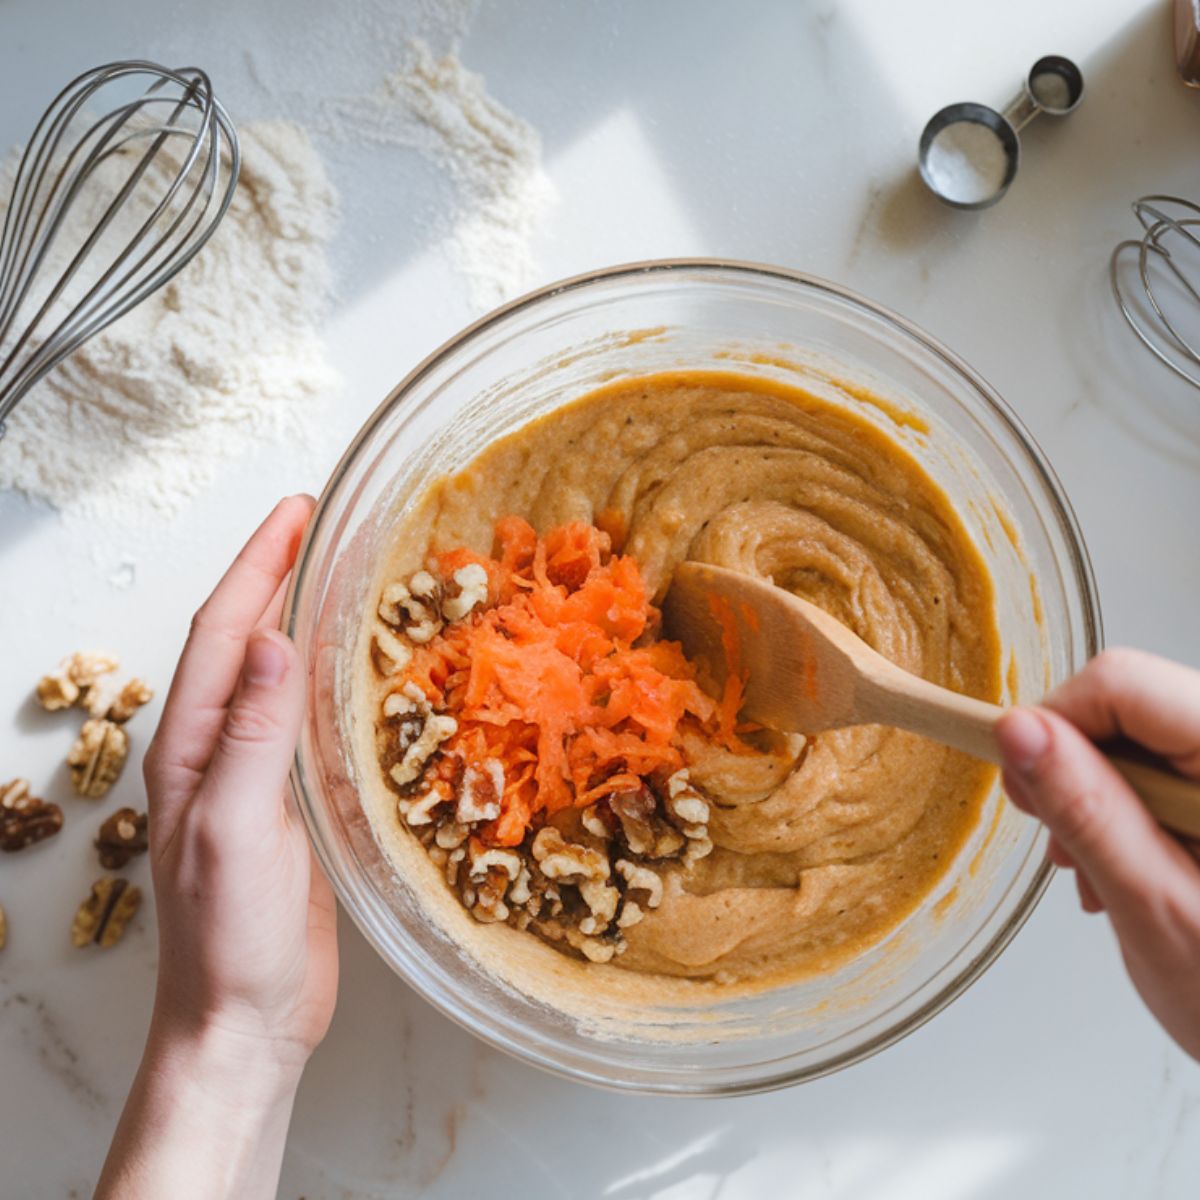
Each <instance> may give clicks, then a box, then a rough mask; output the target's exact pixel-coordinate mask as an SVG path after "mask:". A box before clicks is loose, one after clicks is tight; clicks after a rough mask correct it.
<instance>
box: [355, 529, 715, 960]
mask: <svg viewBox="0 0 1200 1200" xmlns="http://www.w3.org/2000/svg"><path fill="white" fill-rule="evenodd" d="M525 528H526V529H528V527H525ZM582 528H583V529H584V530H585V531H586V532H585V533H583V534H582V535H581V534H579V533H578V531H576V530H574V529H571V530H570V537H568V538H567V539H566V542H565V552H564V553H565V557H564V555H563V554H560V555H559V556H558V557H557V558H556V557H555V556H554V554H553V553H549V554H548V556H547V561H546V563H545V564H542V562H541V559H540V558H539V557H538V556H539V555H540V554H541V553H542V551H541V550H539V549H538V548H537V546H536V542H535V544H534V548H533V550H532V551H531V553H529V554H527V555H526V559H527V561H528V570H529V573H530V574H531V575H532V576H533V578H534V582H533V583H532V584H531V585H529V586H536V584H537V581H538V580H539V579H540V580H541V582H542V583H543V585H544V591H545V594H544V595H543V596H542V597H541V599H540V600H539V601H538V604H539V605H540V607H539V608H537V609H536V613H537V615H538V616H539V617H540V616H544V614H545V613H547V612H552V611H554V610H555V608H556V606H557V605H561V606H562V607H564V608H566V610H567V616H568V617H570V616H571V611H572V610H571V608H570V607H569V606H570V605H574V606H575V607H576V608H578V609H579V610H580V611H582V612H584V613H585V615H586V618H587V619H586V620H581V621H580V622H577V626H576V627H575V628H570V629H565V630H564V631H563V633H562V637H561V646H562V647H567V649H566V650H565V651H563V650H562V649H561V647H560V646H559V643H558V642H556V643H555V646H554V647H553V648H552V649H551V650H550V651H549V652H547V651H544V650H542V649H541V647H540V646H538V645H533V646H530V647H526V648H525V649H519V648H517V647H516V646H515V645H514V646H513V649H512V653H513V654H515V655H517V656H519V655H521V654H523V653H528V654H530V655H537V654H539V653H540V654H542V655H543V659H544V660H545V661H544V663H543V666H542V668H541V670H542V672H543V675H544V682H545V686H546V687H547V688H553V687H554V686H555V672H565V673H566V674H567V675H568V676H570V677H571V678H572V679H573V678H575V677H576V676H578V675H579V674H580V672H583V673H584V674H586V673H587V672H588V671H592V672H593V673H595V674H596V676H597V679H598V680H600V682H599V683H598V684H597V685H596V686H595V688H594V689H593V691H592V692H591V693H589V694H590V695H595V696H596V698H595V700H591V701H589V707H588V709H587V711H588V712H593V713H598V712H601V710H602V709H603V713H604V714H605V715H607V716H609V717H613V719H612V720H609V721H607V723H606V722H605V720H604V717H603V715H602V716H601V718H599V720H600V724H602V725H604V727H605V728H606V729H611V730H612V734H611V735H609V734H605V735H604V736H613V737H616V738H624V739H625V740H624V742H623V743H622V744H623V745H626V746H628V748H629V753H637V752H638V750H639V747H644V751H645V757H646V758H647V759H648V761H650V762H651V763H670V762H675V763H676V764H677V763H679V762H680V761H682V755H681V754H680V753H678V752H677V751H676V750H675V749H672V748H671V747H670V746H669V745H667V744H665V742H663V741H662V740H661V739H662V736H663V735H660V743H659V744H657V745H656V744H654V743H652V742H651V741H642V740H639V737H640V734H639V732H638V729H637V727H636V717H635V716H632V715H631V721H630V722H625V721H624V720H623V718H621V717H620V716H619V715H616V709H617V708H618V706H625V707H626V708H630V712H631V714H633V709H632V708H631V707H630V706H631V705H632V704H633V703H634V702H633V701H632V700H631V699H630V698H629V695H628V694H626V693H625V692H622V691H621V689H622V688H628V687H630V686H635V687H636V686H641V687H644V688H646V689H650V690H651V691H653V690H654V689H659V690H660V691H661V692H662V693H663V694H664V695H667V696H669V698H670V702H671V703H678V704H680V705H681V706H683V707H686V705H688V704H691V705H692V706H693V707H694V708H696V709H697V710H698V711H699V712H700V713H701V714H702V716H704V718H705V719H706V720H708V721H709V722H710V728H712V724H711V722H712V721H713V718H712V717H711V715H709V714H710V713H711V711H712V710H714V709H715V704H713V702H711V701H708V700H707V699H706V698H705V697H704V696H703V694H702V693H700V692H699V691H698V690H697V689H695V685H694V683H692V682H691V675H690V667H689V665H688V664H687V663H686V662H685V661H684V660H683V659H682V657H681V656H680V657H678V658H671V659H670V662H669V663H668V664H667V665H666V666H664V665H663V663H660V662H657V661H656V660H654V659H652V658H650V659H646V660H645V662H644V663H643V658H642V657H639V655H640V652H639V651H638V650H636V649H634V648H633V643H634V641H635V640H636V638H637V637H638V635H639V632H640V631H641V630H642V629H644V628H651V627H653V628H656V622H654V623H652V622H646V621H642V620H641V619H640V617H639V618H635V619H633V620H632V621H631V619H630V618H629V616H628V614H626V613H624V612H622V611H620V610H621V606H622V604H627V603H628V596H623V595H622V593H621V590H620V589H622V588H624V589H625V590H626V592H628V593H629V594H631V595H632V596H633V598H634V603H635V604H640V605H641V606H642V607H643V608H644V609H645V610H646V612H647V613H649V612H650V610H649V607H648V603H647V601H646V599H645V595H644V592H643V591H641V590H640V583H639V582H638V581H637V577H636V568H632V567H631V565H630V560H624V562H623V563H619V562H617V560H615V559H612V558H610V557H609V556H608V551H607V542H606V540H605V538H604V535H601V534H599V531H596V530H590V529H588V527H582ZM510 532H514V535H515V536H518V537H522V536H524V533H523V531H522V530H520V529H516V530H515V531H512V530H510ZM529 535H530V536H532V531H529ZM555 544H556V543H554V542H553V540H552V539H548V540H547V543H546V545H547V547H549V549H550V550H551V551H552V550H553V547H554V545H555ZM524 545H525V548H526V549H527V550H528V549H529V540H528V538H526V539H525V542H524ZM515 557H516V555H515V554H512V553H510V554H508V555H507V556H506V559H505V562H508V561H511V560H512V559H514V558H515ZM450 558H451V561H450V562H449V563H448V564H446V563H442V562H440V561H439V560H437V559H435V560H433V561H431V563H430V564H429V565H428V567H427V568H426V569H422V570H419V571H417V572H415V573H414V574H413V575H412V576H411V577H409V578H407V579H397V580H393V581H391V582H389V583H388V584H387V585H386V586H385V587H384V588H383V590H382V593H381V595H380V598H379V603H378V605H377V610H376V615H377V619H378V625H377V627H376V632H375V636H374V641H373V645H372V650H371V658H372V661H373V663H374V665H375V668H376V670H377V672H378V673H379V675H380V676H381V677H382V678H383V679H384V680H387V681H388V685H387V686H388V688H389V689H390V690H387V691H386V693H385V694H384V697H383V700H382V704H381V707H380V710H379V717H378V720H377V724H376V745H377V748H378V753H379V760H380V764H381V766H382V767H383V769H384V771H385V773H386V777H387V779H388V781H389V783H390V784H391V786H392V788H393V790H394V791H395V792H396V794H397V802H396V803H397V812H398V814H399V817H400V819H401V821H402V822H403V823H404V824H405V825H406V826H407V827H408V828H409V830H411V832H412V833H413V835H414V836H415V837H417V839H418V840H419V841H420V842H421V844H422V845H423V846H424V847H425V849H426V851H427V853H428V854H429V856H430V858H431V860H432V861H433V862H434V863H435V864H436V865H437V866H438V867H439V869H440V870H441V872H442V874H443V876H444V878H445V880H446V884H447V886H448V887H449V888H450V889H451V890H452V891H453V892H454V893H455V894H456V895H457V896H458V898H459V900H460V901H461V903H462V904H463V906H464V907H465V908H466V909H467V910H468V911H469V912H470V913H471V914H472V916H474V917H475V919H476V920H478V921H480V922H483V923H485V924H496V923H506V924H508V925H510V926H512V927H514V928H516V929H520V930H530V931H531V932H533V933H535V934H537V935H538V936H540V937H542V938H544V939H545V940H546V941H548V942H550V943H551V944H553V945H555V946H557V947H559V948H560V949H562V950H564V951H565V952H567V953H574V954H577V955H579V956H580V957H582V958H584V959H586V960H588V961H590V962H594V963H606V962H610V961H611V960H612V959H613V958H615V957H616V956H618V955H620V954H621V953H622V952H623V951H624V950H625V948H626V946H625V937H624V931H625V930H628V929H630V928H631V927H632V926H634V925H636V924H637V923H638V922H640V921H641V920H643V919H644V917H645V916H646V914H647V913H648V912H650V911H652V910H653V909H655V908H657V907H658V906H659V904H660V903H661V902H662V899H663V895H664V886H665V885H664V878H665V875H666V874H667V873H668V872H670V871H671V870H675V869H678V868H680V866H682V865H683V864H686V863H690V862H693V861H696V860H698V859H700V858H702V857H704V856H705V855H707V854H708V853H709V852H710V851H711V850H712V842H711V841H710V840H709V837H708V819H709V804H708V801H707V800H706V799H705V797H704V796H703V795H702V794H701V793H700V792H699V791H698V790H697V789H696V787H694V786H693V785H692V783H691V781H690V779H689V777H688V771H687V768H686V766H678V765H676V766H675V769H673V770H672V769H667V768H666V767H664V766H647V767H644V768H643V769H642V770H640V771H633V770H631V769H629V768H628V766H627V765H626V764H625V763H624V761H623V759H622V758H621V757H620V756H619V755H617V756H614V757H613V759H612V761H611V762H609V765H608V766H606V767H604V768H603V769H599V771H598V773H597V771H596V770H594V769H593V775H595V776H596V777H593V778H583V777H580V778H577V779H575V780H574V781H573V782H571V783H569V785H568V791H567V794H566V800H567V803H565V804H564V803H563V802H562V800H561V798H560V800H559V802H558V804H557V805H555V806H551V805H544V806H543V807H542V808H541V809H540V810H539V811H528V812H526V811H525V809H524V807H523V805H527V803H528V800H527V797H528V796H529V792H530V787H529V785H530V780H531V778H532V776H533V775H535V774H536V773H537V771H538V759H539V757H540V755H539V754H537V753H535V752H534V751H533V749H531V748H530V747H531V746H532V743H531V742H530V738H529V737H528V735H527V731H526V728H525V725H524V724H523V720H522V718H523V716H524V714H522V713H521V712H520V711H519V710H514V707H513V706H512V705H511V704H506V703H505V701H504V697H503V696H499V697H497V696H493V697H492V698H491V700H490V701H488V700H485V701H482V703H483V711H482V714H481V715H480V713H479V712H478V710H477V709H473V708H471V705H470V702H469V701H470V699H471V695H472V689H474V688H475V686H476V685H475V682H474V679H475V677H474V676H472V675H471V669H472V667H471V656H470V653H469V651H467V650H464V649H463V648H462V647H463V645H465V643H466V641H467V640H468V639H469V638H471V637H472V636H474V634H475V633H477V632H479V631H480V630H484V631H485V633H487V632H489V631H493V630H495V631H498V633H499V636H500V637H501V638H502V639H506V638H508V637H510V636H511V637H512V638H513V639H514V640H515V639H517V638H519V637H520V636H521V625H520V622H521V621H522V620H525V619H526V618H527V616H528V614H527V613H526V612H525V610H524V609H523V608H522V605H523V604H524V603H525V598H524V596H523V594H522V590H521V589H522V587H525V585H522V584H520V583H518V584H515V585H514V584H512V583H511V581H510V585H509V587H508V591H507V593H505V590H504V587H503V585H501V586H499V587H497V586H496V584H495V576H496V575H497V574H498V573H500V572H501V571H502V570H503V566H504V564H503V563H499V564H496V563H493V566H492V569H491V571H489V568H488V567H485V565H483V564H482V563H480V562H476V561H467V562H460V561H458V560H456V559H455V558H454V556H453V555H451V556H450ZM556 580H557V582H555V581H556ZM588 581H592V583H593V584H594V585H595V592H594V594H593V593H589V592H588V591H587V584H588ZM526 590H529V589H528V587H526ZM506 594H507V596H508V598H509V600H510V602H511V603H510V607H509V608H503V607H501V606H502V605H503V603H504V600H505V596H506ZM589 622H590V623H589ZM498 645H499V647H500V651H501V657H503V656H504V646H505V642H504V641H501V642H500V643H498ZM676 651H677V647H675V648H674V649H673V650H672V653H675V652H676ZM514 661H518V662H519V661H520V660H519V657H518V658H517V659H515V660H514ZM626 661H629V662H631V663H632V664H633V665H632V667H631V668H630V670H629V672H628V673H629V674H630V675H631V676H632V682H629V681H627V680H626V679H624V678H623V677H622V675H621V674H620V672H619V671H617V670H616V669H615V668H616V667H617V666H619V665H623V664H624V663H625V662H626ZM664 669H665V670H667V671H668V673H667V674H665V675H664V674H662V670H664ZM484 670H485V671H486V670H487V668H484ZM671 671H674V672H675V673H674V674H671V673H670V672H671ZM468 677H470V682H469V681H468ZM483 679H484V681H485V682H486V676H484V677H483ZM456 697H458V698H463V697H465V700H464V702H463V703H461V704H459V706H458V707H457V708H455V709H454V710H453V712H452V711H451V707H452V704H453V703H454V699H455V698H456ZM489 704H490V707H488V706H489ZM455 712H457V713H463V714H468V715H470V717H471V718H472V721H469V722H468V723H467V724H466V725H464V724H463V723H462V721H461V720H460V719H459V717H457V716H456V715H454V713H455ZM681 712H682V708H681ZM545 720H546V722H549V723H552V722H553V721H554V720H555V713H554V710H551V712H550V715H549V716H548V717H546V718H545ZM480 721H482V722H484V723H486V724H487V725H488V726H489V729H490V730H491V732H492V733H495V732H496V731H497V730H499V729H511V730H513V731H515V735H516V741H517V742H518V743H519V744H518V745H516V746H515V748H514V746H513V744H511V742H507V741H505V739H504V737H502V736H501V737H499V738H498V739H497V738H496V737H493V738H492V740H491V741H489V737H488V730H482V731H481V729H480V727H479V723H480ZM564 728H566V727H565V726H564ZM631 730H632V732H631ZM488 745H494V747H495V749H494V751H492V752H489V751H488V750H487V748H486V747H487V746H488ZM536 745H537V747H539V748H540V750H541V751H542V752H550V751H552V749H553V743H552V742H550V743H547V742H545V741H538V742H537V743H536ZM581 779H582V786H581ZM581 793H582V794H581Z"/></svg>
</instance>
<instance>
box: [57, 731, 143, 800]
mask: <svg viewBox="0 0 1200 1200" xmlns="http://www.w3.org/2000/svg"><path fill="white" fill-rule="evenodd" d="M128 757H129V735H128V734H127V733H126V732H125V730H124V729H122V728H121V726H120V725H118V724H116V723H115V722H114V721H109V720H106V719H105V718H103V717H93V718H92V719H91V720H90V721H85V722H84V723H83V728H82V729H81V730H80V731H79V738H78V740H77V741H76V742H75V745H74V746H72V747H71V752H70V753H69V754H68V755H67V766H68V767H69V768H70V771H71V786H72V787H74V789H75V790H76V791H77V792H78V793H79V794H80V795H81V796H87V797H89V798H91V799H93V800H98V799H99V798H100V797H101V796H103V795H104V794H105V793H106V792H107V791H108V789H109V788H110V787H112V785H113V784H114V783H116V781H117V778H118V776H119V775H120V774H121V768H122V767H124V765H125V759H126V758H128Z"/></svg>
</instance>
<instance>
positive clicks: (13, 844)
mask: <svg viewBox="0 0 1200 1200" xmlns="http://www.w3.org/2000/svg"><path fill="white" fill-rule="evenodd" d="M62 825H63V815H62V809H61V808H59V807H58V805H57V804H50V803H47V801H45V800H39V799H38V798H37V797H36V796H34V795H32V794H31V792H30V791H29V781H28V780H27V779H14V780H13V781H12V782H11V783H6V784H4V786H3V787H0V850H9V851H14V850H24V849H25V847H26V846H32V845H33V844H34V843H35V842H41V841H45V839H46V838H48V837H53V836H54V835H55V834H56V833H57V832H58V831H59V830H60V829H61V828H62Z"/></svg>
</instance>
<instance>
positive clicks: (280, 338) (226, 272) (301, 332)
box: [0, 121, 337, 516]
mask: <svg viewBox="0 0 1200 1200" xmlns="http://www.w3.org/2000/svg"><path fill="white" fill-rule="evenodd" d="M239 136H240V139H241V146H242V154H243V163H242V174H241V181H240V183H239V185H238V190H237V194H236V196H235V197H234V201H233V204H232V206H231V207H230V210H229V212H228V213H227V214H226V216H225V219H224V221H223V222H222V223H221V226H220V228H219V229H218V230H217V233H216V235H215V236H214V237H213V239H212V240H211V241H210V242H209V243H208V244H207V245H206V246H205V247H204V249H203V251H202V252H201V253H200V254H199V255H197V257H196V258H195V259H194V260H193V261H192V262H191V263H190V264H189V265H188V266H187V267H186V268H185V270H184V271H183V272H181V273H180V275H179V276H177V277H176V278H175V279H174V280H172V281H171V282H170V283H169V284H167V285H166V286H165V287H163V288H162V289H161V290H159V291H158V292H156V293H155V294H154V295H152V296H151V297H150V298H149V299H147V300H145V301H144V302H143V303H142V304H141V305H139V306H138V307H137V308H136V309H134V310H133V311H132V312H130V313H128V314H127V315H126V316H125V317H123V318H122V319H121V320H119V321H117V322H116V323H114V324H113V325H112V326H110V327H109V328H108V329H107V330H105V331H104V332H103V333H101V334H99V335H98V336H97V337H95V338H93V339H92V340H91V341H89V342H87V343H86V344H84V345H83V346H82V347H80V349H78V350H77V351H76V352H75V353H74V354H73V355H72V356H71V358H69V359H68V360H67V361H66V362H64V363H63V364H61V365H60V366H59V367H58V368H57V369H56V370H55V371H53V372H52V373H51V374H50V375H49V376H47V378H46V379H45V380H43V381H42V383H41V384H39V385H38V386H37V387H36V388H34V390H33V391H31V392H30V393H29V395H27V396H26V397H25V398H24V399H23V400H22V401H21V403H20V404H19V405H18V406H17V408H16V410H15V411H14V412H13V415H12V417H11V418H10V420H9V422H8V432H7V434H6V436H5V438H4V440H3V442H2V443H0V488H17V489H20V490H21V491H23V492H25V493H27V494H28V495H30V496H34V497H37V498H39V499H42V500H46V501H48V502H49V503H51V504H52V505H54V506H55V507H57V508H59V509H63V510H67V511H73V512H78V513H83V514H88V515H93V516H115V515H129V514H131V513H133V512H136V511H137V510H142V511H145V510H147V509H151V510H157V511H159V512H160V513H162V514H169V513H171V512H174V511H176V510H177V509H178V508H179V507H180V506H181V504H182V503H183V502H184V501H185V500H186V499H187V498H188V497H190V496H192V495H194V494H195V493H196V492H198V491H200V490H201V489H202V488H204V487H205V486H206V485H207V484H209V483H210V482H211V481H212V479H213V477H214V475H215V473H216V471H217V470H218V468H219V467H220V466H221V464H222V463H224V462H226V461H228V460H229V459H230V458H232V457H234V456H236V455H239V454H242V453H244V452H245V451H247V450H248V449H249V448H250V447H252V446H253V445H255V444H263V443H265V442H267V441H269V440H277V439H278V438H279V437H280V436H283V435H292V436H294V437H297V438H298V439H299V440H300V441H301V442H303V441H304V440H305V431H306V429H309V428H311V424H312V422H311V419H310V415H311V412H312V410H313V408H314V406H315V403H316V401H317V399H318V398H319V397H321V396H322V395H324V394H327V393H328V392H330V391H331V390H332V389H333V388H335V387H336V384H337V376H336V374H335V372H334V371H333V368H332V367H331V366H330V365H329V363H328V361H327V359H326V355H325V349H324V346H323V344H322V341H321V337H320V332H319V322H320V320H321V318H322V316H323V314H324V311H325V309H326V307H327V303H328V298H329V293H330V286H331V280H330V271H329V265H328V262H327V259H326V244H327V242H328V240H329V238H330V236H331V234H332V232H333V227H334V223H335V217H336V210H337V194H336V192H335V191H334V188H333V186H332V184H331V183H330V182H329V179H328V178H327V176H326V173H325V169H324V166H323V165H322V163H321V159H320V157H319V156H318V155H317V153H316V151H315V150H314V149H313V146H312V144H311V142H310V141H309V138H308V135H307V134H306V133H305V132H304V130H303V129H301V128H300V127H299V126H297V125H294V124H292V123H290V122H286V121H260V122H250V123H247V124H244V125H242V126H240V128H239ZM14 166H15V163H14V162H12V161H10V162H9V163H7V164H6V168H5V169H6V171H8V172H11V170H13V169H14ZM152 170H158V171H170V172H171V173H172V174H173V173H174V165H173V164H168V165H166V166H163V165H161V164H160V163H156V164H155V166H154V167H153V168H152ZM8 190H9V189H8V187H7V186H0V197H3V196H6V195H7V194H8ZM146 195H147V196H150V197H153V195H154V191H153V189H150V191H148V192H147V193H146ZM108 196H109V193H108V192H107V191H106V189H105V188H103V187H100V188H95V189H92V191H91V192H90V193H89V194H81V196H80V200H79V202H78V205H77V212H76V213H75V216H77V218H78V219H79V220H80V221H81V222H83V223H84V224H85V225H94V224H96V223H97V221H98V220H99V218H100V216H101V214H102V212H103V210H104V207H105V206H106V204H107V201H108ZM147 203H148V205H149V204H151V203H153V200H152V199H151V200H150V201H148V202H147ZM2 215H3V208H0V219H2ZM54 266H55V264H54V263H53V262H52V263H51V264H50V270H51V271H52V272H53V270H54Z"/></svg>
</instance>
